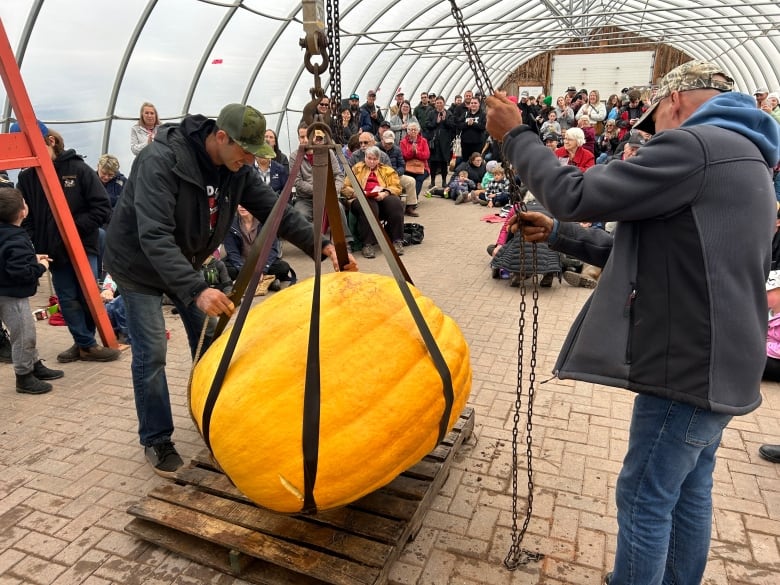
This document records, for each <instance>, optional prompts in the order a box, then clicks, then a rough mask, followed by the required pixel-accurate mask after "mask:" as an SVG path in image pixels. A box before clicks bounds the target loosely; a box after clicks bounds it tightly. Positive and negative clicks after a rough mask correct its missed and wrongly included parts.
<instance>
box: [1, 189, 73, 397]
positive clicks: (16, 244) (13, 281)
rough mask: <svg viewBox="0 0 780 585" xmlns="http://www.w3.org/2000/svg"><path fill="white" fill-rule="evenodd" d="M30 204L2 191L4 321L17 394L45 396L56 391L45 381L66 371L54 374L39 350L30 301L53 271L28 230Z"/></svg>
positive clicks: (10, 191) (15, 193)
mask: <svg viewBox="0 0 780 585" xmlns="http://www.w3.org/2000/svg"><path fill="white" fill-rule="evenodd" d="M25 217H27V204H26V203H25V202H24V198H23V197H22V193H21V191H19V190H18V189H8V188H3V189H0V319H2V321H3V322H4V323H5V324H6V326H7V327H8V333H9V335H10V337H11V345H12V356H13V364H14V371H15V372H16V391H17V392H19V393H22V394H45V393H46V392H49V391H50V390H51V388H52V386H51V384H49V383H48V382H45V381H44V380H56V379H58V378H62V376H64V375H65V373H64V372H63V371H62V370H50V369H49V368H47V367H46V366H44V365H43V362H41V360H40V359H39V358H38V350H37V349H36V348H35V342H36V335H35V319H34V318H33V316H32V312H31V311H30V300H29V297H31V296H33V295H34V294H35V291H36V290H37V289H38V279H39V278H40V277H41V275H42V274H43V273H44V272H46V270H47V268H48V267H49V257H48V256H46V255H45V254H36V253H35V248H33V245H32V241H31V240H30V237H29V236H28V235H27V231H26V230H24V229H23V228H22V227H21V225H22V220H23V219H24V218H25Z"/></svg>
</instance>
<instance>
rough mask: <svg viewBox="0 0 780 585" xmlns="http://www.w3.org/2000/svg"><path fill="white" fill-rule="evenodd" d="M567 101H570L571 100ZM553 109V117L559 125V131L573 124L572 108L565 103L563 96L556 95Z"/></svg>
mask: <svg viewBox="0 0 780 585" xmlns="http://www.w3.org/2000/svg"><path fill="white" fill-rule="evenodd" d="M569 103H571V101H570V102H569ZM553 111H554V112H555V119H556V120H557V121H558V124H560V125H561V130H560V132H563V131H565V130H568V129H569V128H571V127H573V126H574V110H572V109H571V106H569V105H568V104H567V103H566V98H565V97H564V96H560V97H558V99H557V100H556V101H555V108H554V109H553ZM548 119H549V116H548ZM560 132H559V133H560Z"/></svg>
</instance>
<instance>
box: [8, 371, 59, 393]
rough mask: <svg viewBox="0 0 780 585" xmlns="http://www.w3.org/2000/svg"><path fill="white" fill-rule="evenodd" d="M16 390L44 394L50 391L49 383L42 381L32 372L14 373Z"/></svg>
mask: <svg viewBox="0 0 780 585" xmlns="http://www.w3.org/2000/svg"><path fill="white" fill-rule="evenodd" d="M16 391H17V392H19V394H46V393H47V392H50V391H51V384H49V383H48V382H42V381H41V380H39V379H38V378H36V377H35V375H34V374H33V373H32V372H30V373H29V374H22V375H19V374H16Z"/></svg>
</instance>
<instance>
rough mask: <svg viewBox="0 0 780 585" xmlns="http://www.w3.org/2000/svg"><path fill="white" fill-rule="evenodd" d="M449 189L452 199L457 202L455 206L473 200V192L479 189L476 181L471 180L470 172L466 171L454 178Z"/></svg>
mask: <svg viewBox="0 0 780 585" xmlns="http://www.w3.org/2000/svg"><path fill="white" fill-rule="evenodd" d="M448 187H449V190H450V199H454V200H455V205H460V204H461V203H463V202H465V201H471V200H472V198H473V192H474V190H475V189H476V188H477V185H476V184H475V183H474V181H472V180H471V179H469V172H468V171H465V170H464V171H460V172H459V173H458V174H457V175H455V176H453V177H452V180H451V181H450V184H449V185H448Z"/></svg>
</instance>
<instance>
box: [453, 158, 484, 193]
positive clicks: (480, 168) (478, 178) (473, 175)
mask: <svg viewBox="0 0 780 585" xmlns="http://www.w3.org/2000/svg"><path fill="white" fill-rule="evenodd" d="M485 170H486V169H485V161H484V159H483V158H482V155H481V154H480V153H478V152H472V153H471V154H470V155H469V159H468V160H467V161H463V162H462V163H460V164H459V165H458V166H457V168H456V169H455V172H456V173H460V172H461V171H466V172H468V174H469V179H471V180H472V181H474V184H475V185H482V177H484V176H485Z"/></svg>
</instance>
